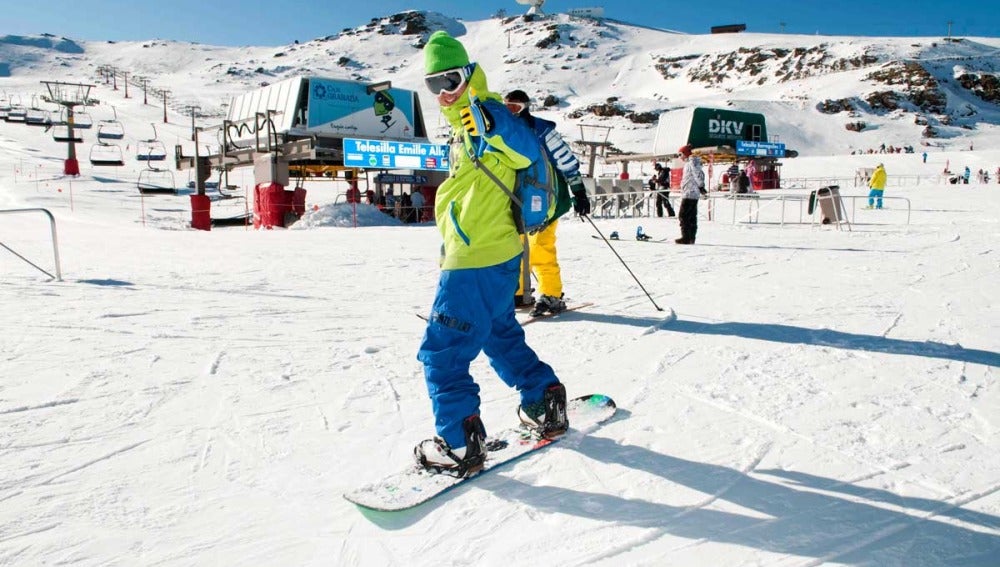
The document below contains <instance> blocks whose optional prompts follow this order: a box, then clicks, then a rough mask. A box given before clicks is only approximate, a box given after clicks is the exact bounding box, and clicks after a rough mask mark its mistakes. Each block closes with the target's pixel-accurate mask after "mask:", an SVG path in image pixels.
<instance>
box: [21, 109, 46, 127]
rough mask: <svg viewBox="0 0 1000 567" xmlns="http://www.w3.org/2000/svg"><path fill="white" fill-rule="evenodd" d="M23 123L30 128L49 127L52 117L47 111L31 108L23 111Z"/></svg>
mask: <svg viewBox="0 0 1000 567" xmlns="http://www.w3.org/2000/svg"><path fill="white" fill-rule="evenodd" d="M24 123H25V124H28V125H30V126H50V125H51V124H52V117H51V116H50V115H49V111H48V110H42V109H41V108H32V109H29V110H27V111H25V114H24Z"/></svg>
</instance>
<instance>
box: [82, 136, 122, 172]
mask: <svg viewBox="0 0 1000 567" xmlns="http://www.w3.org/2000/svg"><path fill="white" fill-rule="evenodd" d="M90 165H93V166H97V167H121V166H123V165H125V156H124V155H123V154H122V149H121V147H119V146H118V145H117V144H108V143H106V142H102V141H98V142H97V143H96V144H94V145H93V146H91V148H90Z"/></svg>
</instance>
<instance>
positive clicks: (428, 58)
mask: <svg viewBox="0 0 1000 567" xmlns="http://www.w3.org/2000/svg"><path fill="white" fill-rule="evenodd" d="M468 64H469V54H468V53H466V52H465V47H464V46H463V45H462V43H461V42H460V41H458V40H457V39H455V38H453V37H451V36H450V35H448V32H446V31H436V32H434V33H433V34H431V37H430V38H429V39H428V40H427V45H425V46H424V72H425V73H426V74H428V75H430V74H433V73H438V72H440V71H447V70H448V69H455V68H457V67H464V66H465V65H468Z"/></svg>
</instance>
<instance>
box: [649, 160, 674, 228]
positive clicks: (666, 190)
mask: <svg viewBox="0 0 1000 567" xmlns="http://www.w3.org/2000/svg"><path fill="white" fill-rule="evenodd" d="M653 169H654V170H656V176H655V177H654V179H655V180H656V216H658V217H661V218H662V217H663V209H664V208H666V209H667V216H668V217H671V218H673V217H674V216H676V215H675V213H674V208H673V206H671V205H670V168H669V167H663V166H662V165H660V164H659V163H657V164H656V165H654V166H653Z"/></svg>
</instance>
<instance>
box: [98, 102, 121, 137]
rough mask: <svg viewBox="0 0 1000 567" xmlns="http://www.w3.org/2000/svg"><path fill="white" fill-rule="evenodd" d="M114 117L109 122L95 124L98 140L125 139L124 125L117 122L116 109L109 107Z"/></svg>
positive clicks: (102, 121)
mask: <svg viewBox="0 0 1000 567" xmlns="http://www.w3.org/2000/svg"><path fill="white" fill-rule="evenodd" d="M111 111H112V112H114V113H115V117H114V118H112V119H111V120H101V121H100V122H99V123H98V124H97V139H98V140H121V139H122V138H124V137H125V125H124V124H122V123H121V121H119V120H118V109H116V108H115V107H113V106H112V107H111Z"/></svg>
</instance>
